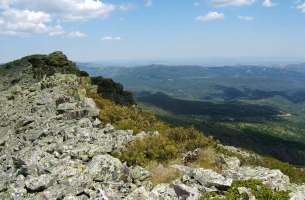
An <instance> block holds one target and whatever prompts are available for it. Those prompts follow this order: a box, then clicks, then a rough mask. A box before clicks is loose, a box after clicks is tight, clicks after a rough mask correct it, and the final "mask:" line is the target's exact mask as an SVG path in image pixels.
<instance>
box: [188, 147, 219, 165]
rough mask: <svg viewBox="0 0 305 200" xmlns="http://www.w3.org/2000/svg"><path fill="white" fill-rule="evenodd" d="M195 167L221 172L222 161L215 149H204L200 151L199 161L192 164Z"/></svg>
mask: <svg viewBox="0 0 305 200" xmlns="http://www.w3.org/2000/svg"><path fill="white" fill-rule="evenodd" d="M191 165H192V166H194V167H201V168H205V169H212V170H214V171H220V170H221V169H222V167H221V165H222V164H221V161H220V158H219V155H218V153H217V151H216V150H215V148H210V147H208V148H204V149H201V150H200V151H199V155H198V159H197V160H196V161H195V162H193V163H192V164H191Z"/></svg>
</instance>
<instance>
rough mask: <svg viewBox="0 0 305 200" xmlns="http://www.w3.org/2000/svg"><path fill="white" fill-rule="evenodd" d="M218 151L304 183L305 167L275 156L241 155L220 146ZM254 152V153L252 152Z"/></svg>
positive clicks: (244, 163)
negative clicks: (280, 159)
mask: <svg viewBox="0 0 305 200" xmlns="http://www.w3.org/2000/svg"><path fill="white" fill-rule="evenodd" d="M218 151H219V152H221V153H223V154H226V155H228V156H235V157H237V158H238V159H239V160H240V161H241V164H242V165H253V166H262V167H266V168H269V169H279V170H281V171H282V172H283V173H284V174H286V175H287V176H289V178H290V181H291V182H293V183H305V169H304V168H303V167H297V166H294V165H291V164H289V163H285V162H282V161H279V160H277V159H275V158H272V157H270V156H262V155H261V156H258V157H256V156H255V157H254V156H251V157H249V158H246V157H243V156H241V155H240V154H237V153H233V152H230V151H227V150H225V149H222V148H218ZM252 154H254V153H252Z"/></svg>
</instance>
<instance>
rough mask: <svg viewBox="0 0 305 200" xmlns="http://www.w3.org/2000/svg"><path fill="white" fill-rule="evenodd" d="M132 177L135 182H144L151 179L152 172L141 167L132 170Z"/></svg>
mask: <svg viewBox="0 0 305 200" xmlns="http://www.w3.org/2000/svg"><path fill="white" fill-rule="evenodd" d="M129 173H130V176H131V178H132V179H133V180H137V181H144V180H146V179H147V178H149V177H150V172H149V171H147V170H146V169H144V168H143V167H140V166H135V167H131V168H130V172H129Z"/></svg>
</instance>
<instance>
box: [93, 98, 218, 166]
mask: <svg viewBox="0 0 305 200" xmlns="http://www.w3.org/2000/svg"><path fill="white" fill-rule="evenodd" d="M88 94H89V96H90V97H91V98H93V99H94V100H95V102H96V104H97V105H98V106H99V107H100V108H101V111H100V115H99V118H100V119H101V120H102V121H103V122H106V123H112V124H113V125H114V126H115V127H116V128H118V129H131V130H133V131H134V133H135V134H137V133H139V132H140V131H146V132H151V131H156V130H157V131H159V133H160V135H159V136H151V137H147V138H144V139H143V140H136V141H133V142H131V143H130V144H129V145H127V148H126V151H124V152H122V153H121V154H120V155H118V156H119V157H120V159H122V160H123V161H126V162H127V163H128V164H130V165H132V164H139V165H147V164H149V163H150V162H151V161H156V162H160V163H166V162H169V161H171V160H175V159H177V158H180V157H181V154H182V153H184V152H187V151H193V150H195V149H197V148H205V147H207V148H208V147H212V148H214V147H215V146H216V142H215V141H213V140H212V139H209V138H207V137H205V136H204V135H203V133H201V132H199V131H197V130H195V129H194V128H182V127H177V128H172V127H170V126H169V125H168V124H166V123H163V122H161V121H159V120H158V119H157V118H156V117H155V115H153V114H151V113H149V112H143V111H142V110H141V109H139V108H138V107H136V106H122V105H117V104H115V103H113V102H112V101H110V100H107V99H104V98H102V97H100V96H99V95H98V94H96V93H88Z"/></svg>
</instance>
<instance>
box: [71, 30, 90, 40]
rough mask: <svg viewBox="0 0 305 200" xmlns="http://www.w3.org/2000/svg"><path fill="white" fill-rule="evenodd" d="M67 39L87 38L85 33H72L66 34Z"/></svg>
mask: <svg viewBox="0 0 305 200" xmlns="http://www.w3.org/2000/svg"><path fill="white" fill-rule="evenodd" d="M67 36H68V37H72V38H82V37H87V35H86V34H85V33H82V32H79V31H73V32H70V33H68V34H67Z"/></svg>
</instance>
